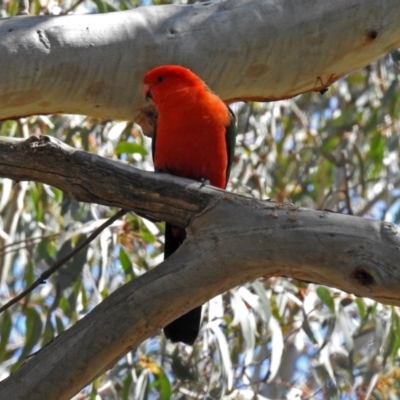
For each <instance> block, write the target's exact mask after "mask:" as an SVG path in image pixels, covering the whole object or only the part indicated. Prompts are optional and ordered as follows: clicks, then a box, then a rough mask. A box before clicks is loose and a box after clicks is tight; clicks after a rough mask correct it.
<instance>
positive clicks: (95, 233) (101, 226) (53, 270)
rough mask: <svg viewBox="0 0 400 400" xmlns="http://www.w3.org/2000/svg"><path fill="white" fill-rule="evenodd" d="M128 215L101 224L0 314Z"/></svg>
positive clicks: (3, 308) (117, 214)
mask: <svg viewBox="0 0 400 400" xmlns="http://www.w3.org/2000/svg"><path fill="white" fill-rule="evenodd" d="M126 213H127V210H122V209H121V210H119V211H118V212H117V213H116V214H115V215H114V216H113V217H111V218H109V219H108V220H107V221H106V222H104V224H101V225H100V226H99V227H98V228H97V229H96V230H94V231H93V233H92V234H91V235H89V237H88V238H87V239H86V240H85V241H83V242H82V243H81V244H80V245H79V246H76V247H75V248H74V249H73V250H72V251H71V252H70V253H69V254H67V255H66V256H65V257H63V258H62V259H61V260H58V261H57V262H56V263H55V264H54V265H53V266H52V267H50V268H49V269H47V270H46V271H44V272H43V273H42V274H41V275H40V276H39V278H38V279H36V281H35V282H33V283H32V285H31V286H29V287H28V288H27V289H25V290H24V291H22V292H21V293H20V294H19V295H17V296H15V297H14V298H13V299H12V300H10V301H9V302H7V303H6V304H4V305H3V306H1V307H0V314H1V313H2V312H3V311H5V310H7V309H8V308H10V307H11V306H12V305H13V304H15V303H17V302H18V301H20V300H21V299H23V298H24V297H25V296H27V295H28V294H29V293H31V292H32V291H33V290H34V289H36V288H37V287H38V286H39V285H41V284H43V283H45V281H46V279H48V278H49V277H50V276H51V275H52V274H54V272H56V271H57V270H58V269H60V268H61V267H62V266H63V265H64V264H65V263H66V262H68V261H69V260H70V259H71V258H72V257H73V256H74V255H75V254H77V253H79V252H80V251H81V250H82V249H83V248H84V247H86V246H87V245H88V244H89V243H90V242H92V241H93V240H94V239H95V238H96V237H97V236H98V235H99V234H100V233H101V232H102V231H103V230H104V229H105V228H107V227H108V226H110V225H111V224H112V223H114V222H115V221H116V220H117V219H119V218H121V217H122V216H123V215H125V214H126Z"/></svg>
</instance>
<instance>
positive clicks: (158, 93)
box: [143, 65, 205, 106]
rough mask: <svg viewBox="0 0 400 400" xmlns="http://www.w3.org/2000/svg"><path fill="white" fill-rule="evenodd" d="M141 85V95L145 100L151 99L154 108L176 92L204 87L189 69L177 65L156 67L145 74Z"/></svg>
mask: <svg viewBox="0 0 400 400" xmlns="http://www.w3.org/2000/svg"><path fill="white" fill-rule="evenodd" d="M143 83H144V88H143V94H144V95H145V97H146V99H152V100H153V102H154V104H155V105H156V106H157V105H159V104H160V103H161V102H163V101H164V100H165V99H166V97H167V96H170V95H174V94H176V93H177V92H178V91H181V90H184V89H188V88H193V87H202V88H204V87H205V83H204V82H203V81H202V80H201V79H200V78H199V77H198V76H197V75H195V74H194V73H193V72H192V71H190V69H187V68H184V67H181V66H179V65H163V66H161V67H156V68H154V69H152V70H150V71H149V72H147V74H146V75H145V76H144V78H143Z"/></svg>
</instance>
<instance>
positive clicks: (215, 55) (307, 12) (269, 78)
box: [0, 0, 400, 120]
mask: <svg viewBox="0 0 400 400" xmlns="http://www.w3.org/2000/svg"><path fill="white" fill-rule="evenodd" d="M399 21H400V3H399V1H398V0H380V1H379V2H377V1H376V0H335V1H332V0H273V1H265V0H225V1H218V2H210V3H199V4H195V5H189V6H172V5H168V6H157V7H141V8H138V9H135V10H132V11H125V12H116V13H110V14H98V15H74V16H57V17H54V16H42V17H18V18H10V19H3V20H0V71H1V79H0V104H1V108H0V119H6V118H11V117H18V116H23V115H32V114H50V113H55V112H64V113H79V114H86V115H93V116H98V117H102V118H111V119H124V120H132V119H133V117H134V116H135V114H136V112H137V110H138V109H139V108H140V107H141V106H142V105H143V98H142V94H141V80H142V77H143V75H144V74H145V72H146V71H147V70H149V69H150V68H152V67H154V66H156V65H160V64H169V63H176V64H182V65H185V66H188V67H190V68H192V69H193V70H194V71H195V72H196V73H198V74H199V75H200V76H201V77H202V78H203V79H204V80H205V81H206V82H207V83H208V84H209V86H210V87H211V88H212V89H213V90H215V91H216V92H217V93H218V94H219V95H220V96H221V97H222V98H223V99H225V100H233V99H241V100H245V99H254V100H255V99H259V100H276V99H282V98H288V97H292V96H295V95H296V94H299V93H302V92H307V91H311V90H321V89H323V88H325V87H327V86H329V85H331V84H332V83H333V82H334V81H336V80H337V79H338V78H340V77H342V76H344V75H346V74H348V73H349V72H351V71H353V70H355V69H358V68H361V67H364V66H365V65H367V64H369V63H370V62H371V61H373V60H375V59H376V58H378V57H380V56H382V55H383V54H385V53H387V52H389V51H391V50H393V49H395V48H397V47H399V46H400V24H399Z"/></svg>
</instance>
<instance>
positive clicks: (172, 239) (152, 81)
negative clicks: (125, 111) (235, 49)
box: [143, 65, 236, 345]
mask: <svg viewBox="0 0 400 400" xmlns="http://www.w3.org/2000/svg"><path fill="white" fill-rule="evenodd" d="M143 83H144V94H145V96H146V99H147V100H149V99H151V100H152V102H153V103H154V105H155V107H156V109H157V112H158V118H157V124H156V128H155V132H154V134H153V142H152V150H153V161H154V166H155V170H156V171H161V172H168V173H170V174H172V175H176V176H180V177H184V178H189V179H194V180H199V181H202V180H207V181H209V182H210V183H211V185H214V186H217V187H220V188H223V189H224V188H225V187H226V185H227V183H228V177H229V173H230V169H231V164H232V159H233V155H234V150H235V140H236V125H235V122H236V121H235V116H234V114H233V113H232V111H231V110H230V109H229V107H228V106H227V105H226V104H225V103H224V102H223V101H222V100H221V99H220V98H219V97H218V96H217V95H216V94H214V93H213V92H212V91H211V90H210V89H209V88H208V87H207V86H206V84H205V83H204V82H203V81H202V80H201V79H200V78H199V77H198V76H197V75H195V74H194V73H193V72H192V71H190V70H189V69H187V68H184V67H181V66H179V65H165V66H161V67H157V68H154V69H152V70H151V71H149V72H148V73H147V74H146V75H145V77H144V79H143ZM185 237H186V232H185V230H184V229H183V228H179V227H176V226H172V225H170V224H168V223H167V224H166V226H165V248H164V259H165V258H167V257H169V256H170V255H171V254H172V253H173V252H174V251H176V249H177V248H178V247H179V246H180V244H181V243H182V242H183V240H184V239H185ZM200 317H201V306H200V307H197V308H195V309H193V310H191V311H189V312H188V313H187V314H184V315H182V316H181V317H179V318H178V319H176V320H175V321H173V322H171V323H170V324H169V325H167V326H166V327H165V328H164V334H165V336H166V337H167V338H168V339H170V340H171V341H172V342H183V343H186V344H190V345H192V344H193V343H194V341H195V340H196V337H197V335H198V333H199V329H200Z"/></svg>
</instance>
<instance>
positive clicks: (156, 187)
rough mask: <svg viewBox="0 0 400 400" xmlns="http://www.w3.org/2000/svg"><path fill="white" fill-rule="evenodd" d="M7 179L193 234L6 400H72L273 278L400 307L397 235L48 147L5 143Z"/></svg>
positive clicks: (32, 368) (22, 376) (1, 147)
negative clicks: (135, 355)
mask: <svg viewBox="0 0 400 400" xmlns="http://www.w3.org/2000/svg"><path fill="white" fill-rule="evenodd" d="M0 177H8V178H12V179H19V180H26V179H31V180H37V181H41V182H44V183H47V184H51V185H54V186H57V187H59V188H60V189H61V190H64V191H67V192H69V193H70V194H71V195H73V196H75V197H76V198H77V199H78V200H81V201H88V202H96V203H99V204H106V205H114V206H118V207H123V208H125V209H131V210H134V211H136V212H138V213H140V214H144V215H148V216H151V217H154V218H162V219H165V220H166V221H169V222H172V223H176V224H179V225H181V226H187V232H188V237H187V239H186V240H185V242H184V244H183V245H182V246H181V247H180V248H179V250H178V251H177V252H176V253H174V254H173V255H172V256H171V257H170V258H168V260H167V261H165V262H163V263H162V264H160V266H158V267H157V268H155V269H153V270H151V271H149V272H148V273H146V274H144V275H142V276H141V277H139V278H136V279H135V280H133V281H131V282H129V283H128V284H126V285H124V286H123V287H121V288H120V289H118V290H116V291H115V292H114V293H112V294H111V295H110V296H109V297H108V298H107V299H105V300H104V301H103V302H102V303H101V304H99V305H98V306H97V307H96V308H95V309H94V310H93V311H92V312H90V314H88V315H87V316H86V317H84V318H83V319H81V320H80V321H78V322H77V323H76V324H75V325H74V326H72V327H71V328H70V329H68V330H67V331H66V332H64V333H63V334H61V335H60V336H58V337H57V338H56V339H55V340H54V341H53V342H51V343H50V344H49V345H47V346H46V347H45V348H43V349H42V350H41V351H40V352H39V353H38V354H37V355H35V356H34V357H32V358H31V359H29V360H28V361H27V362H26V364H25V365H24V366H23V367H21V368H20V369H19V370H18V371H17V372H16V373H14V374H13V375H11V376H10V377H9V378H8V379H6V380H5V381H3V382H2V384H1V386H0V399H1V400H2V399H13V400H17V399H21V400H25V399H30V400H35V399H38V400H42V399H57V400H60V399H69V398H70V397H71V396H73V395H74V394H75V393H77V392H78V391H79V390H80V389H81V388H82V387H84V386H85V385H87V384H88V383H89V382H90V381H92V380H93V379H94V378H95V377H96V376H98V375H99V374H101V373H102V372H104V371H105V370H106V369H108V368H110V367H111V366H112V365H113V364H114V363H115V362H116V361H117V360H118V359H119V358H120V357H122V356H123V355H124V354H126V352H128V351H129V350H130V349H132V348H134V347H135V346H138V345H139V344H140V343H141V342H142V341H143V340H145V339H146V338H148V337H149V336H151V335H153V334H155V333H157V332H159V330H160V329H161V327H162V326H165V325H166V324H167V323H168V322H170V321H171V320H173V319H175V318H176V317H177V316H178V315H181V314H183V313H184V312H186V311H188V310H189V309H191V308H193V307H194V306H197V305H199V304H202V303H204V302H206V301H207V300H209V299H210V298H212V297H213V296H215V295H217V294H219V293H223V292H224V291H226V290H229V289H230V288H233V287H235V286H237V285H240V284H242V283H244V282H247V281H249V280H252V279H256V278H258V277H261V276H263V277H270V276H288V277H293V278H297V279H302V280H306V281H312V282H317V283H321V284H324V285H329V286H334V287H337V288H340V289H343V290H345V291H348V292H351V293H355V294H357V295H359V296H366V297H371V298H374V299H376V300H378V301H381V302H383V303H388V304H393V305H400V291H399V290H398V288H399V286H400V261H399V260H400V233H399V228H398V227H397V226H396V225H394V224H390V223H386V222H381V221H372V220H370V219H364V218H359V217H352V216H345V215H341V214H336V213H330V212H326V211H312V210H307V209H303V208H298V207H294V206H293V205H290V204H287V205H281V204H276V203H272V202H264V201H259V200H255V199H251V198H247V197H243V196H239V195H235V194H232V193H227V192H225V191H223V190H218V189H215V188H212V187H209V186H204V187H202V186H201V185H200V184H199V183H197V182H193V181H188V180H184V179H179V178H176V177H173V176H170V175H167V174H157V173H149V172H144V171H141V170H138V169H135V168H133V167H130V166H128V165H124V164H122V163H120V162H117V161H111V160H107V159H104V158H102V157H100V156H96V155H93V154H89V153H85V152H82V151H77V150H75V149H72V148H70V147H68V146H66V145H63V144H62V143H60V142H58V141H57V140H54V139H51V138H47V137H40V138H37V137H31V138H29V139H28V140H27V141H14V140H8V141H0ZM176 199H179V203H178V204H177V202H178V201H177V200H176ZM71 366H73V368H71Z"/></svg>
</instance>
